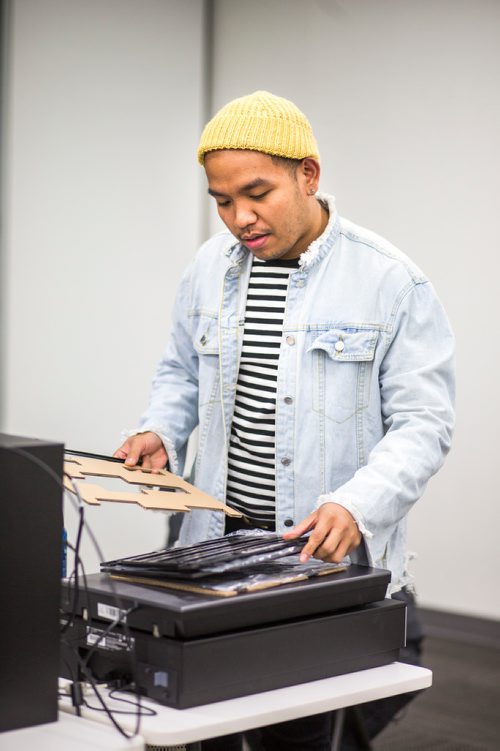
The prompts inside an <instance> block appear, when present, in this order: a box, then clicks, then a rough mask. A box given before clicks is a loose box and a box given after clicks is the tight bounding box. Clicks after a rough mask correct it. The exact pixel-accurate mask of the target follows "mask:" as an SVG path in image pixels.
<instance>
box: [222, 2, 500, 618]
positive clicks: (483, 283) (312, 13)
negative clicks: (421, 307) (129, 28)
mask: <svg viewBox="0 0 500 751" xmlns="http://www.w3.org/2000/svg"><path fill="white" fill-rule="evenodd" d="M215 10H216V13H215V24H214V28H215V45H214V49H215V59H214V68H213V70H214V87H213V96H214V100H213V105H214V109H218V108H219V107H220V106H221V105H222V104H224V103H225V102H226V101H228V100H229V99H232V98H233V97H237V96H242V95H243V94H247V93H250V92H251V91H254V90H256V89H267V90H270V91H272V92H274V93H276V94H279V95H281V96H285V97H288V98H290V99H292V100H293V101H295V102H296V103H297V104H298V105H299V106H300V107H301V108H302V109H303V111H304V112H306V114H307V115H308V116H309V118H310V120H311V122H312V125H313V128H314V130H315V133H316V137H317V139H318V142H319V147H320V152H321V154H322V163H323V178H322V181H321V186H322V188H323V189H324V190H327V191H328V192H332V193H334V194H335V195H336V196H337V205H338V209H339V212H340V213H341V214H342V215H344V216H347V217H349V218H350V219H352V220H354V221H356V222H358V223H359V224H362V225H365V226H368V227H370V228H371V229H373V230H374V231H376V232H378V233H380V234H382V235H385V236H386V237H387V238H388V239H389V240H391V241H392V242H393V243H394V244H396V245H398V246H399V247H401V248H402V249H403V250H404V251H405V252H407V253H408V254H409V255H410V256H411V257H412V258H413V259H414V260H415V261H416V262H417V263H418V264H419V265H420V266H421V267H422V268H423V269H424V271H425V272H426V273H427V274H428V276H429V277H430V278H431V280H432V281H433V282H434V285H435V286H436V288H437V290H438V293H439V295H440V297H441V299H442V300H443V302H444V304H445V306H446V308H447V311H448V314H449V316H450V319H451V321H452V324H453V327H454V329H455V332H456V335H457V339H458V378H459V394H458V405H457V406H458V427H457V431H456V438H455V443H454V447H453V450H452V453H451V455H450V457H449V459H448V461H447V463H446V465H445V467H444V469H443V470H442V471H441V473H440V474H439V475H438V476H437V477H436V478H435V479H434V480H433V481H431V484H430V486H429V488H428V491H427V493H426V495H425V497H424V498H423V499H422V500H421V501H420V502H419V503H418V504H417V505H416V507H415V508H414V510H413V511H412V513H411V515H410V523H409V527H410V534H409V538H410V548H411V549H412V550H416V551H418V554H419V558H418V560H417V561H416V562H414V564H413V566H412V570H413V572H414V573H415V574H416V581H417V591H418V593H419V596H420V601H421V603H422V604H424V605H427V606H429V607H435V608H439V609H443V610H450V611H455V612H460V613H465V614H475V615H483V616H486V617H491V618H500V596H499V588H498V576H497V574H498V570H499V569H500V552H499V551H500V546H499V545H498V531H499V529H500V510H499V509H500V504H499V502H498V495H499V490H498V481H497V477H498V476H497V472H496V470H497V466H496V465H497V461H498V459H497V455H496V450H497V447H498V443H497V430H498V425H499V423H500V410H499V399H498V388H497V385H496V381H497V373H498V366H499V350H500V347H499V335H498V321H499V316H498V291H497V287H498V282H497V277H498V272H499V270H500V261H499V241H498V230H497V211H498V209H497V202H498V175H499V173H500V144H499V138H498V135H499V133H500V100H499V96H498V86H499V81H500V76H499V73H500V3H497V2H492V1H490V0H462V1H460V0H424V2H418V3H416V2H414V0H398V1H397V2H395V1H394V0H377V2H373V0H344V1H343V2H340V1H338V2H334V1H333V0H316V1H315V2H314V1H313V0H310V2H307V3H306V2H303V0H253V2H252V3H239V2H236V3H235V2H233V0H216V1H215ZM213 226H216V225H215V222H214V225H213Z"/></svg>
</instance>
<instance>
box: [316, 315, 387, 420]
mask: <svg viewBox="0 0 500 751" xmlns="http://www.w3.org/2000/svg"><path fill="white" fill-rule="evenodd" d="M378 336H379V332H378V331H377V330H372V329H370V330H366V329H361V330H360V329H354V328H341V327H332V328H331V329H328V331H324V332H322V333H321V334H320V335H319V336H317V337H316V338H315V339H314V340H313V341H312V343H311V344H310V345H309V346H308V347H307V349H306V352H307V353H308V354H310V355H311V356H312V358H313V362H312V373H313V390H312V400H313V409H314V411H315V412H319V413H320V414H322V415H324V416H325V417H326V418H328V419H330V420H332V421H333V422H337V423H342V422H345V421H346V420H349V419H351V418H352V417H354V415H356V414H358V413H359V412H360V411H362V410H363V409H366V407H367V406H368V402H369V398H370V381H371V371H372V367H373V359H374V357H375V348H376V345H377V340H378Z"/></svg>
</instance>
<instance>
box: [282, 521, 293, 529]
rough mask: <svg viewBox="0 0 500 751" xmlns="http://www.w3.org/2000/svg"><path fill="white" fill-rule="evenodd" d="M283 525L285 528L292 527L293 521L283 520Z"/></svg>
mask: <svg viewBox="0 0 500 751" xmlns="http://www.w3.org/2000/svg"><path fill="white" fill-rule="evenodd" d="M283 524H284V525H285V527H293V519H285V521H284V522H283Z"/></svg>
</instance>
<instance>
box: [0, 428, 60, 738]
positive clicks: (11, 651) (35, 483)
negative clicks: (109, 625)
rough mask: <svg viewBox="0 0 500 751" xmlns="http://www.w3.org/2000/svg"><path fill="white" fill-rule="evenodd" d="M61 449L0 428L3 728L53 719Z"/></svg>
mask: <svg viewBox="0 0 500 751" xmlns="http://www.w3.org/2000/svg"><path fill="white" fill-rule="evenodd" d="M63 452H64V446H63V445H62V444H59V443H50V442H47V441H40V440H35V439H31V438H21V437H19V436H12V435H5V434H3V433H0V676H1V680H0V732H1V731H5V730H13V729H15V728H22V727H27V726H29V725H39V724H42V723H45V722H55V721H56V720H57V678H58V668H59V631H60V625H59V603H60V585H61V541H62V529H63V510H62V498H63V492H62V487H61V481H62V476H63ZM0 746H1V740H0Z"/></svg>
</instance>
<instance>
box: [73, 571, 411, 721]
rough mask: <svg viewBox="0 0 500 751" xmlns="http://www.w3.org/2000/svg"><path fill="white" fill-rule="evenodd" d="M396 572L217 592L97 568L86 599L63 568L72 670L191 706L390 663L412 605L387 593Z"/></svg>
mask: <svg viewBox="0 0 500 751" xmlns="http://www.w3.org/2000/svg"><path fill="white" fill-rule="evenodd" d="M389 579H390V573H389V572H388V571H385V570H378V569H373V568H369V567H365V566H358V565H354V564H353V565H351V566H349V567H348V568H347V569H346V570H345V571H342V572H340V573H336V574H333V575H329V576H321V577H317V578H316V579H309V580H307V581H303V582H296V583H293V584H285V585H282V586H278V587H275V588H272V589H267V590H261V591H253V592H246V593H242V594H239V595H237V596H235V597H214V596H211V595H206V594H199V593H195V592H181V591H175V590H169V589H160V588H156V587H151V586H143V585H138V584H131V583H127V582H123V581H112V580H111V579H110V578H109V576H108V575H106V574H96V575H91V576H89V577H87V581H86V584H85V582H84V581H83V580H82V579H80V582H79V591H78V601H77V602H76V606H75V601H74V595H75V591H74V583H73V582H72V581H70V580H65V581H64V582H63V597H62V603H63V605H62V607H63V610H64V611H65V613H66V618H68V619H69V620H70V622H71V626H70V627H69V628H68V629H67V631H66V634H65V639H64V643H63V645H62V658H63V659H62V664H61V670H62V674H63V676H64V677H66V678H70V679H73V680H75V679H77V677H81V676H82V671H81V668H82V665H83V666H85V670H86V671H88V672H89V673H90V674H91V675H92V677H93V679H95V680H96V681H108V682H115V684H118V685H122V686H126V685H127V684H132V683H133V684H134V690H135V691H138V692H140V693H141V694H143V695H145V696H148V697H150V698H153V699H156V700H157V701H159V702H160V703H162V704H165V705H167V706H171V707H176V708H181V709H182V708H186V707H192V706H197V705H200V704H206V703H210V702H214V701H221V700H224V699H230V698H234V697H237V696H244V695H247V694H251V693H256V692H261V691H266V690H269V689H274V688H280V687H283V686H290V685H293V684H296V683H303V682H306V681H312V680H318V679H320V678H326V677H329V676H333V675H339V674H342V673H347V672H352V671H356V670H362V669H365V668H371V667H377V666H379V665H384V664H387V663H389V662H393V661H395V660H397V659H398V655H399V649H400V648H401V647H402V646H404V643H405V613H406V610H405V606H404V604H403V603H401V602H399V601H397V600H388V599H385V600H384V596H385V592H386V589H387V584H388V582H389ZM124 621H125V622H124ZM83 677H85V676H84V675H83Z"/></svg>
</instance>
